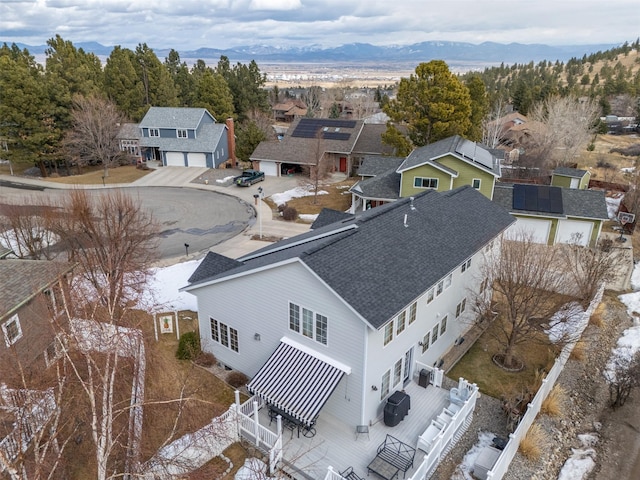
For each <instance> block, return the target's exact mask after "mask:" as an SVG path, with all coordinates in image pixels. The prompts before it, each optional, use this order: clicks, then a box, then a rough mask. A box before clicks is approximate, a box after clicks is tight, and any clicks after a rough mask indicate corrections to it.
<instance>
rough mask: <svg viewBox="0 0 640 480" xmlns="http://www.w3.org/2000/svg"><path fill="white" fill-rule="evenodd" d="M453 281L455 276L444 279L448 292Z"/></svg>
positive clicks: (450, 275)
mask: <svg viewBox="0 0 640 480" xmlns="http://www.w3.org/2000/svg"><path fill="white" fill-rule="evenodd" d="M452 281H453V275H452V274H449V275H447V276H446V277H445V279H444V289H445V290H446V289H447V288H449V287H450V286H451V282H452Z"/></svg>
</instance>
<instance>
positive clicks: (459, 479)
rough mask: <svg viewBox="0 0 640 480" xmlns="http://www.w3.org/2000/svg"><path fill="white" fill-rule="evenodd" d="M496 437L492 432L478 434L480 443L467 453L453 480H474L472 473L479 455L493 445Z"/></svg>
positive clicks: (452, 477)
mask: <svg viewBox="0 0 640 480" xmlns="http://www.w3.org/2000/svg"><path fill="white" fill-rule="evenodd" d="M494 437H495V434H493V433H491V432H478V443H476V444H475V445H474V446H473V447H471V450H469V451H468V452H467V453H466V455H465V456H464V458H463V459H462V463H460V465H458V466H457V467H456V471H455V472H454V473H453V475H452V476H451V480H474V477H473V476H472V475H471V473H472V472H473V467H474V465H475V464H476V460H477V459H478V455H480V452H481V451H482V449H483V448H485V447H488V446H490V445H491V443H492V442H493V438H494Z"/></svg>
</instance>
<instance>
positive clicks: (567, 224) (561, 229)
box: [556, 220, 593, 247]
mask: <svg viewBox="0 0 640 480" xmlns="http://www.w3.org/2000/svg"><path fill="white" fill-rule="evenodd" d="M592 231H593V223H592V222H588V221H580V220H560V221H559V222H558V232H557V233H556V243H576V244H578V245H582V246H583V247H584V246H586V245H589V241H590V240H591V232H592Z"/></svg>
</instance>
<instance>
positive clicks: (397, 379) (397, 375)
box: [393, 358, 403, 388]
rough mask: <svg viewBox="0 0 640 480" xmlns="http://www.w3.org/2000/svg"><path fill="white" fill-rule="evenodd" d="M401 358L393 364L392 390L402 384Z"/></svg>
mask: <svg viewBox="0 0 640 480" xmlns="http://www.w3.org/2000/svg"><path fill="white" fill-rule="evenodd" d="M402 360H403V359H402V358H401V359H400V360H398V361H397V362H396V363H394V364H393V388H396V387H397V386H398V385H400V384H401V383H402Z"/></svg>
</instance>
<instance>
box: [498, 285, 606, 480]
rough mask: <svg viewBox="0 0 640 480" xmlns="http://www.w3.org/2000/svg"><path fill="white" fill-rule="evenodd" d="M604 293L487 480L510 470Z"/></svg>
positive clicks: (588, 312)
mask: <svg viewBox="0 0 640 480" xmlns="http://www.w3.org/2000/svg"><path fill="white" fill-rule="evenodd" d="M603 293H604V285H603V286H601V287H600V289H599V290H598V292H597V293H596V294H595V296H594V297H593V299H592V300H591V303H590V304H589V308H587V310H586V311H585V312H584V313H583V314H582V315H583V318H582V321H581V323H580V327H579V335H576V338H575V339H574V340H573V341H572V342H570V343H568V344H567V345H565V347H564V348H563V349H562V352H561V353H560V356H559V357H558V358H557V359H556V361H555V363H554V365H553V367H552V368H551V370H550V371H549V373H548V374H547V376H546V377H545V378H544V380H542V386H541V387H540V389H539V390H538V393H536V396H535V397H533V400H531V403H530V404H529V405H528V406H527V412H526V413H525V414H524V415H523V416H522V419H521V420H520V423H519V424H518V428H516V430H515V432H513V433H512V434H510V435H509V441H508V443H507V446H506V447H505V448H504V450H502V453H501V454H500V457H499V458H498V460H497V462H496V463H495V465H494V466H493V468H492V469H491V471H490V472H488V473H487V480H501V479H502V477H503V476H504V475H505V474H506V473H507V470H508V469H509V465H510V464H511V461H512V460H513V457H514V456H515V454H516V452H517V451H518V447H519V446H520V441H521V440H522V439H523V438H524V437H525V435H526V434H527V432H528V431H529V427H530V426H531V424H532V423H533V422H534V420H535V419H536V417H537V416H538V413H539V412H540V408H541V407H542V402H544V400H545V398H547V395H549V392H550V391H551V389H552V388H553V386H554V385H555V383H556V381H557V380H558V377H559V376H560V373H562V370H563V369H564V366H565V364H566V363H567V360H568V359H569V356H570V355H571V352H572V351H573V348H574V347H575V345H576V343H577V341H578V339H579V338H580V337H581V336H582V333H583V332H584V330H585V328H587V325H588V324H589V318H591V315H593V312H595V310H596V308H598V305H600V302H601V301H602V295H603Z"/></svg>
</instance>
